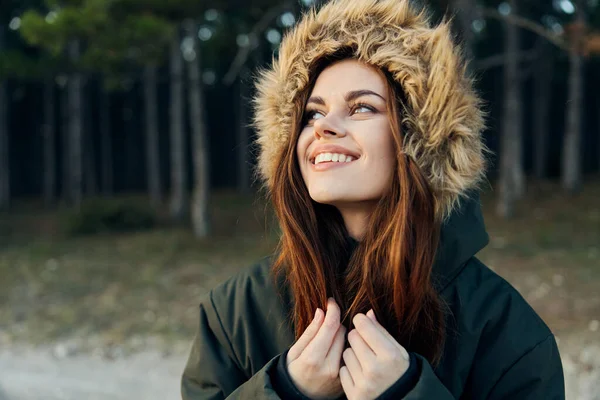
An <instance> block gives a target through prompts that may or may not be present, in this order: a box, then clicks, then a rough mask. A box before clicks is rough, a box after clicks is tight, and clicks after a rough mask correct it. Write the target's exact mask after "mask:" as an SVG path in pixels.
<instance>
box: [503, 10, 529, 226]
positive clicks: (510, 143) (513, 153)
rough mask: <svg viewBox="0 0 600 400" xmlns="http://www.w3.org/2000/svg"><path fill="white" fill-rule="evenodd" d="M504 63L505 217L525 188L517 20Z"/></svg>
mask: <svg viewBox="0 0 600 400" xmlns="http://www.w3.org/2000/svg"><path fill="white" fill-rule="evenodd" d="M509 3H510V6H511V12H513V13H516V0H511V1H510V2H509ZM504 29H505V32H506V39H505V54H506V57H507V60H506V63H505V66H504V87H505V92H504V117H503V120H504V121H503V125H502V128H503V129H502V138H501V144H500V146H501V152H500V195H499V196H500V197H499V199H498V205H497V209H496V211H497V213H498V214H499V215H500V216H502V217H504V218H507V217H510V216H512V215H513V214H514V202H515V200H517V199H519V198H520V197H521V196H522V195H523V192H524V191H525V189H524V188H525V177H524V173H523V164H522V163H523V157H522V153H523V145H522V129H523V127H522V112H521V108H522V99H521V76H520V74H519V61H518V59H517V58H516V57H515V56H514V55H515V54H517V52H518V51H519V47H520V41H519V28H518V27H517V26H516V25H514V24H505V25H504Z"/></svg>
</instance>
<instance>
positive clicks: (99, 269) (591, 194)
mask: <svg viewBox="0 0 600 400" xmlns="http://www.w3.org/2000/svg"><path fill="white" fill-rule="evenodd" d="M531 192H532V193H531V194H530V196H529V198H528V199H526V200H525V201H524V202H523V204H522V205H521V207H520V209H519V211H518V213H519V217H518V218H515V219H513V220H510V221H504V220H500V219H498V218H496V217H495V216H493V214H492V213H491V211H493V205H494V204H493V198H492V197H491V195H493V194H490V195H489V196H488V197H486V198H484V204H485V210H486V211H487V219H486V222H487V225H488V228H489V231H490V235H491V237H492V241H491V243H490V246H488V248H486V249H485V250H484V251H483V252H482V253H481V255H480V256H481V258H482V260H483V261H484V262H486V263H487V264H488V265H490V266H491V267H492V268H493V269H494V270H496V271H497V272H498V273H499V274H501V275H502V276H504V277H506V278H507V279H508V280H509V281H510V282H511V283H513V284H514V285H515V286H516V287H517V288H518V289H519V290H520V291H521V292H522V293H523V294H524V295H525V297H526V298H527V299H528V300H529V301H530V302H531V304H532V305H533V306H534V307H535V308H536V309H537V310H538V312H540V314H541V315H542V316H543V318H544V319H545V320H546V321H547V322H548V323H549V324H550V326H551V327H552V328H553V329H554V330H556V331H558V332H568V331H570V330H573V329H587V327H588V325H589V324H590V321H592V320H600V295H599V294H598V290H597V289H596V288H597V287H598V285H599V284H600V247H599V246H600V202H599V201H598V199H600V185H599V184H595V185H591V184H590V185H588V186H587V187H586V191H584V192H583V193H581V194H579V195H577V196H573V197H567V196H565V195H563V194H561V193H560V191H559V190H558V188H557V187H555V186H552V185H548V186H541V185H538V186H536V188H535V190H532V191H531ZM214 199H215V200H214V206H213V210H212V215H213V218H214V221H215V232H216V234H215V236H214V237H213V238H211V239H209V240H204V241H200V240H196V239H194V238H193V237H192V235H191V233H190V231H189V230H188V229H184V228H163V229H159V230H154V231H150V232H141V233H134V234H121V235H110V236H108V235H105V236H93V237H80V238H67V237H64V236H62V235H61V234H60V232H59V230H58V229H57V226H58V224H57V220H58V219H59V218H58V216H59V215H60V213H57V212H41V211H39V207H37V206H36V205H22V206H20V207H19V209H18V210H17V211H16V212H13V213H12V214H11V215H0V238H1V239H2V241H1V242H0V243H1V244H0V276H2V279H1V280H0V346H1V345H2V344H3V343H7V342H8V343H10V342H14V341H27V342H33V343H41V342H46V341H53V340H56V339H61V338H66V337H80V338H91V337H94V338H96V339H97V340H99V341H100V342H102V343H108V344H111V343H112V344H115V343H117V344H123V343H130V342H131V339H132V338H136V337H139V336H140V335H142V336H146V335H150V336H157V337H161V338H163V339H165V340H166V341H167V342H169V341H179V340H185V341H189V340H190V337H191V335H192V334H193V332H194V329H195V324H196V322H197V320H196V319H197V303H198V299H199V297H200V296H201V295H202V294H203V293H205V292H206V291H207V290H208V289H209V288H211V287H213V286H214V285H216V284H217V283H218V282H219V281H222V280H224V279H226V278H227V277H228V276H230V275H231V274H233V273H234V272H235V271H237V270H238V269H239V268H242V267H244V266H247V265H249V264H250V263H252V262H254V261H256V260H258V259H259V258H261V257H263V256H265V255H267V254H269V253H270V252H271V251H272V250H273V248H274V246H275V243H276V235H275V233H273V232H272V229H270V230H268V229H267V226H269V224H268V223H267V222H266V221H267V218H266V216H265V210H264V206H263V205H261V204H260V203H255V202H253V200H252V199H250V198H244V197H239V196H236V195H234V194H232V193H218V194H216V195H215V197H214ZM267 232H269V233H267Z"/></svg>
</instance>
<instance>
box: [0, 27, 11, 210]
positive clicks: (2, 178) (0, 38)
mask: <svg viewBox="0 0 600 400" xmlns="http://www.w3.org/2000/svg"><path fill="white" fill-rule="evenodd" d="M0 21H1V20H0ZM4 29H5V28H4V25H0V53H2V52H4V41H5V40H4V35H5V32H4ZM2 72H3V71H0V210H6V209H8V207H9V205H10V162H9V154H10V152H9V150H8V145H9V143H8V98H7V95H6V91H7V89H6V83H5V79H6V74H3V73H2Z"/></svg>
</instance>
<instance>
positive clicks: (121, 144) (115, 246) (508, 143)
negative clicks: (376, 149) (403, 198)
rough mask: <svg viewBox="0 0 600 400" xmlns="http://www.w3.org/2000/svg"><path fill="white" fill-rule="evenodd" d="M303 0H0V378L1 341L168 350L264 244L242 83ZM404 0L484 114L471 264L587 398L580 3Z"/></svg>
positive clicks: (590, 357) (592, 281) (584, 23)
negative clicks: (511, 294) (449, 39)
mask: <svg viewBox="0 0 600 400" xmlns="http://www.w3.org/2000/svg"><path fill="white" fill-rule="evenodd" d="M320 3H323V1H320V2H318V1H317V2H315V1H314V0H312V1H311V0H302V1H293V0H288V1H286V0H254V1H252V2H251V3H250V2H245V1H241V0H204V1H197V0H170V1H164V0H2V1H0V276H1V279H0V370H1V366H2V357H3V356H2V349H13V348H16V347H19V348H21V347H23V348H27V349H32V348H38V347H40V346H41V348H48V349H50V351H49V353H50V354H52V357H55V358H53V360H55V361H56V362H55V363H50V364H51V365H54V366H58V365H62V364H60V363H61V362H64V360H65V359H67V358H72V357H76V356H85V355H96V356H98V357H100V359H102V360H106V359H112V360H114V359H124V360H125V359H127V357H129V356H130V355H134V354H140V353H143V352H145V351H149V350H153V351H154V350H157V351H159V352H161V354H162V355H163V356H164V357H184V355H185V352H186V350H187V346H188V345H189V342H190V340H191V338H192V335H193V333H194V329H195V326H196V323H197V303H198V299H199V298H200V296H202V294H204V293H206V291H207V290H209V289H210V288H211V287H213V286H215V285H216V284H217V283H218V282H221V281H223V280H224V279H226V278H227V277H228V276H231V275H232V274H233V273H235V272H236V271H238V270H239V269H240V268H243V267H245V266H247V265H249V264H251V263H253V262H254V261H256V260H258V259H259V258H261V257H262V256H264V255H267V254H269V253H270V252H272V251H273V249H274V248H275V245H276V243H277V227H276V223H275V221H274V219H273V215H272V213H271V211H270V209H269V207H268V206H265V202H264V199H263V198H262V197H261V196H260V193H259V192H258V187H257V185H256V184H255V183H254V182H253V175H252V170H253V167H254V165H255V162H256V158H255V149H254V148H253V147H252V143H253V140H254V135H255V132H254V131H253V130H252V128H251V127H250V126H249V122H250V119H251V103H250V99H251V98H252V95H253V91H254V88H253V76H254V74H255V73H256V71H257V68H260V67H264V66H266V65H268V64H269V63H270V62H271V60H272V57H273V56H276V54H277V48H278V45H279V43H280V41H281V38H282V36H283V35H284V34H285V31H286V30H287V29H288V28H289V27H290V26H292V25H293V24H294V23H295V22H296V21H297V19H298V18H299V15H300V13H301V12H303V11H305V10H306V9H307V8H308V7H312V6H317V7H318V6H320V5H321V4H320ZM423 3H424V4H426V5H427V6H429V7H430V9H431V10H432V13H433V18H434V19H437V20H439V19H441V18H443V17H450V16H451V17H453V27H454V31H455V34H456V38H457V41H460V42H461V43H462V44H463V46H464V49H465V52H466V54H467V56H468V57H469V59H470V60H472V61H471V63H470V66H469V68H470V71H471V72H472V73H473V74H474V75H475V76H476V77H477V89H478V90H479V91H480V93H481V94H482V96H483V97H484V99H485V102H486V108H487V111H488V113H489V115H488V120H487V124H488V127H487V129H486V131H485V132H484V138H485V141H486V143H487V145H488V147H489V148H490V149H491V150H492V151H493V153H494V155H493V156H492V158H491V166H490V169H489V171H488V181H489V185H487V186H486V188H485V189H486V190H485V193H484V194H483V203H484V211H485V214H486V224H487V226H488V229H489V232H490V236H491V242H490V245H489V246H488V247H487V248H486V249H485V250H483V252H482V253H481V254H480V257H481V258H482V259H483V261H484V262H486V263H487V264H488V265H489V266H490V267H492V268H493V269H494V270H495V271H496V272H497V273H499V274H500V275H502V276H503V277H505V278H506V279H507V280H508V281H509V282H510V283H511V284H513V285H514V286H515V287H516V288H517V289H518V290H519V291H520V292H521V293H522V294H523V296H524V297H525V298H526V299H527V300H528V301H529V302H530V303H531V304H532V305H533V307H534V308H535V309H536V310H537V311H538V312H539V313H540V315H542V317H543V318H544V320H545V321H546V322H547V323H548V324H549V325H550V327H551V328H552V329H553V331H554V332H555V333H556V335H557V336H558V338H559V344H560V346H561V351H562V353H563V361H564V364H565V370H566V373H567V376H568V393H569V398H571V399H592V398H597V397H592V396H594V394H593V393H595V395H597V394H598V393H600V389H599V388H598V387H597V386H594V382H596V385H597V382H600V361H598V360H600V293H599V290H598V287H599V284H600V94H599V93H600V90H598V89H599V88H600V68H599V67H600V57H599V55H600V1H598V0H544V1H541V0H507V1H498V0H430V1H426V2H423ZM233 250H235V251H233ZM4 357H5V360H7V359H8V358H6V357H9V355H8V353H7V354H4ZM177 360H179V358H178V359H177ZM107 362H108V361H107ZM23 365H25V366H24V367H23V368H24V370H26V369H27V368H29V367H28V364H27V363H25V364H23ZM131 365H133V364H131ZM176 365H179V364H177V363H176ZM57 368H58V367H57ZM0 375H2V374H0ZM82 379H83V378H82ZM3 384H4V385H8V383H6V382H5V381H2V379H0V399H1V398H2V385H3ZM42 386H43V385H42ZM4 390H5V391H6V392H7V393H9V394H10V390H17V389H14V388H13V389H10V388H9V389H6V388H5V389H4ZM40 390H42V389H40ZM45 390H48V389H47V388H45ZM7 396H9V395H7ZM33 396H34V395H33ZM586 396H587V397H586ZM7 398H12V397H7ZM15 398H19V397H15ZM31 398H36V397H31ZM106 398H119V397H106ZM144 398H150V397H144Z"/></svg>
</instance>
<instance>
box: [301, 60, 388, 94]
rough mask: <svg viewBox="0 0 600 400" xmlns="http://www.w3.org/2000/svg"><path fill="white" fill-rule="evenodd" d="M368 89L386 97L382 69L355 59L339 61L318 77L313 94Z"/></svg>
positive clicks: (341, 92) (344, 92)
mask: <svg viewBox="0 0 600 400" xmlns="http://www.w3.org/2000/svg"><path fill="white" fill-rule="evenodd" d="M364 89H368V90H371V91H373V92H375V93H377V94H379V95H380V96H382V97H384V98H385V95H386V80H385V78H384V76H383V73H381V71H379V70H377V69H376V68H375V67H372V66H370V65H368V64H365V63H363V62H360V61H358V60H355V59H347V60H343V61H338V62H336V63H334V64H332V65H330V66H328V67H327V68H325V69H324V70H323V71H322V72H321V73H320V74H319V76H318V77H317V80H316V82H315V86H314V88H313V90H312V92H311V95H312V96H320V97H323V98H327V97H335V96H342V97H343V96H345V95H346V93H348V92H351V91H358V90H364Z"/></svg>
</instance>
